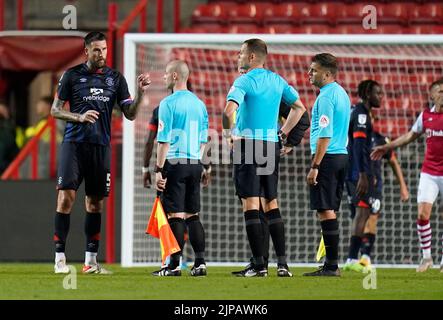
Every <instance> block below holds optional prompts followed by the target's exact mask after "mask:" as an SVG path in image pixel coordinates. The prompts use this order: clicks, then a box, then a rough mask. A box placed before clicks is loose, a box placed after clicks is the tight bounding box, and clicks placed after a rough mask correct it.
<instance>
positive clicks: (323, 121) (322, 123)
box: [319, 114, 329, 128]
mask: <svg viewBox="0 0 443 320" xmlns="http://www.w3.org/2000/svg"><path fill="white" fill-rule="evenodd" d="M319 125H320V127H322V128H326V127H327V126H328V125H329V118H328V116H326V115H324V114H323V115H321V117H320V121H319Z"/></svg>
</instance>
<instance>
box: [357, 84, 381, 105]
mask: <svg viewBox="0 0 443 320" xmlns="http://www.w3.org/2000/svg"><path fill="white" fill-rule="evenodd" d="M375 86H380V84H379V83H378V82H377V81H375V80H371V79H368V80H363V81H362V82H360V83H359V84H358V89H357V90H358V96H359V97H360V98H361V99H363V100H366V99H367V98H368V94H369V93H370V92H371V91H372V89H373V88H374V87H375Z"/></svg>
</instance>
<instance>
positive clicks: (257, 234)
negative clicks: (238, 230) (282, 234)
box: [244, 210, 264, 268]
mask: <svg viewBox="0 0 443 320" xmlns="http://www.w3.org/2000/svg"><path fill="white" fill-rule="evenodd" d="M244 217H245V224H246V233H247V235H248V240H249V245H250V247H251V251H252V255H253V256H254V261H255V264H256V266H257V267H259V268H261V267H263V266H264V259H263V247H264V244H263V228H262V225H261V221H260V216H259V211H258V210H248V211H245V212H244Z"/></svg>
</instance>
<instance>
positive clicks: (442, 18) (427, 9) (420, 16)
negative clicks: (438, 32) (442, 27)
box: [409, 3, 443, 24]
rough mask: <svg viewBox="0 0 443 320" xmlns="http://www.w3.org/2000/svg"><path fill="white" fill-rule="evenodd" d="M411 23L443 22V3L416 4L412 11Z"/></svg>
mask: <svg viewBox="0 0 443 320" xmlns="http://www.w3.org/2000/svg"><path fill="white" fill-rule="evenodd" d="M409 21H410V22H411V23H439V24H442V23H443V5H442V4H441V3H426V4H422V5H418V6H414V8H412V10H411V11H410V15H409Z"/></svg>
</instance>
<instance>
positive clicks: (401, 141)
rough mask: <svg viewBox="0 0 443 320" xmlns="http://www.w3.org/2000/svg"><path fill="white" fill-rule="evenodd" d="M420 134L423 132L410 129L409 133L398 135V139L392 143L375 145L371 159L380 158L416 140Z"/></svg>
mask: <svg viewBox="0 0 443 320" xmlns="http://www.w3.org/2000/svg"><path fill="white" fill-rule="evenodd" d="M420 136H421V133H418V132H415V131H414V130H410V131H409V132H408V133H405V134H404V135H401V136H400V137H398V138H397V139H395V140H394V141H392V142H390V143H387V144H385V145H382V146H378V147H375V148H374V150H372V152H371V159H372V160H380V159H381V158H382V157H383V155H384V154H385V153H386V152H388V151H389V150H391V149H395V148H397V147H402V146H404V145H407V144H409V143H411V142H412V141H414V140H416V139H417V138H418V137H420Z"/></svg>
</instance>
